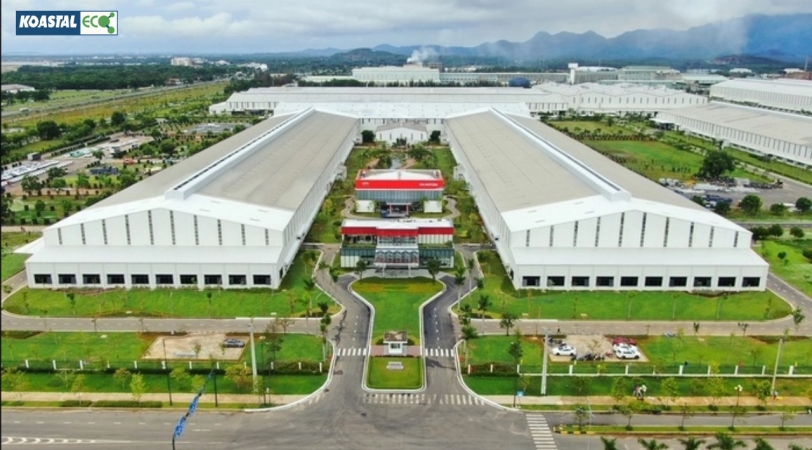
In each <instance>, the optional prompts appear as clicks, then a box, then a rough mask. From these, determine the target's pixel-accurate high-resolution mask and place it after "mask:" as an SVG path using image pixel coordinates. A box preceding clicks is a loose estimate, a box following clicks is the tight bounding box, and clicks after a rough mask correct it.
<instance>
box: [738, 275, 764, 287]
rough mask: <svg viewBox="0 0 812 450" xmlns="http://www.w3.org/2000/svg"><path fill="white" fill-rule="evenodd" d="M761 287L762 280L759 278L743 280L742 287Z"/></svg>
mask: <svg viewBox="0 0 812 450" xmlns="http://www.w3.org/2000/svg"><path fill="white" fill-rule="evenodd" d="M759 286H761V278H759V277H744V278H742V287H743V288H746V287H759Z"/></svg>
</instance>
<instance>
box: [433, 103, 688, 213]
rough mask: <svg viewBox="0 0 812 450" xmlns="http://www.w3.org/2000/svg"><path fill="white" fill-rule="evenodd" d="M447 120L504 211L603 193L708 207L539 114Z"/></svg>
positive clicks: (487, 114)
mask: <svg viewBox="0 0 812 450" xmlns="http://www.w3.org/2000/svg"><path fill="white" fill-rule="evenodd" d="M446 123H447V126H448V127H447V131H448V133H449V134H451V135H453V137H454V138H456V140H457V142H458V143H459V146H460V148H461V150H462V152H463V153H464V154H465V157H466V158H467V159H468V160H469V161H470V164H471V166H472V167H473V170H475V171H476V172H477V175H478V177H479V179H480V180H482V183H483V184H484V186H485V190H486V191H487V195H488V196H489V197H490V198H491V200H492V201H493V202H494V204H495V206H496V208H497V209H498V210H499V211H500V212H501V213H502V214H505V213H507V212H510V211H515V210H524V209H527V208H531V209H532V208H533V207H537V206H543V205H550V204H555V203H561V202H568V201H575V200H582V199H585V198H589V197H594V196H598V195H600V196H604V197H608V198H630V197H634V198H639V199H643V200H649V201H653V202H661V203H666V204H671V205H674V206H679V207H682V208H686V209H692V210H696V211H704V209H703V208H702V207H701V206H699V205H697V204H696V203H694V202H691V201H690V200H688V199H686V198H684V197H682V196H680V195H678V194H675V193H673V192H671V191H669V190H668V189H665V188H663V187H661V186H660V185H658V184H656V183H654V182H652V181H650V180H648V179H646V178H644V177H643V176H641V175H638V174H636V173H634V172H632V171H630V170H628V169H626V168H624V167H623V166H621V165H619V164H617V163H615V162H613V161H611V160H610V159H608V158H606V157H604V156H603V155H601V154H600V153H598V152H596V151H594V150H592V149H591V148H589V147H587V146H585V145H583V144H581V143H579V142H577V141H576V140H574V139H571V138H569V137H567V136H566V135H564V134H562V133H560V132H558V131H556V130H554V129H552V128H550V127H548V126H547V125H544V124H543V123H541V122H540V121H538V120H534V119H530V118H525V117H509V116H507V115H504V114H501V113H498V112H496V111H486V112H479V113H474V114H469V115H464V116H459V117H456V118H452V119H448V120H447V122H446ZM556 214H558V213H556ZM516 225H517V226H519V224H518V223H517V224H516ZM522 226H523V225H522Z"/></svg>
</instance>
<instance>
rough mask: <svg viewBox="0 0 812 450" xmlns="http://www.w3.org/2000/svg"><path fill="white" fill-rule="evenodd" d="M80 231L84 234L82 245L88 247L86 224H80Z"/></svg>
mask: <svg viewBox="0 0 812 450" xmlns="http://www.w3.org/2000/svg"><path fill="white" fill-rule="evenodd" d="M79 230H80V231H81V232H82V245H87V241H86V240H85V224H83V223H82V224H79Z"/></svg>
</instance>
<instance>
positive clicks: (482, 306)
mask: <svg viewBox="0 0 812 450" xmlns="http://www.w3.org/2000/svg"><path fill="white" fill-rule="evenodd" d="M476 306H477V309H478V310H479V316H480V317H481V318H482V323H485V311H487V310H488V308H489V307H490V306H491V298H490V297H489V296H488V295H487V294H482V295H480V296H479V301H478V302H477V305H476Z"/></svg>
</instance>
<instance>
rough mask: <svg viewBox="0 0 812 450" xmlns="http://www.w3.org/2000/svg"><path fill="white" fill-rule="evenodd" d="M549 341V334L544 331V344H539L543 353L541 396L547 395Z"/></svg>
mask: <svg viewBox="0 0 812 450" xmlns="http://www.w3.org/2000/svg"><path fill="white" fill-rule="evenodd" d="M549 339H550V333H549V331H548V330H547V329H546V328H545V329H544V342H542V343H541V345H542V346H543V347H542V348H543V349H544V351H543V352H542V355H541V395H547V341H548V340H549Z"/></svg>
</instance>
